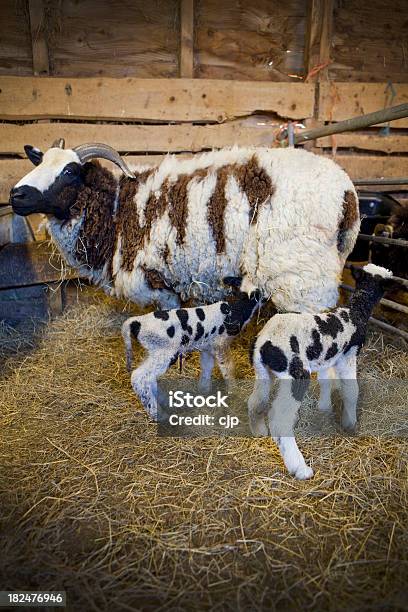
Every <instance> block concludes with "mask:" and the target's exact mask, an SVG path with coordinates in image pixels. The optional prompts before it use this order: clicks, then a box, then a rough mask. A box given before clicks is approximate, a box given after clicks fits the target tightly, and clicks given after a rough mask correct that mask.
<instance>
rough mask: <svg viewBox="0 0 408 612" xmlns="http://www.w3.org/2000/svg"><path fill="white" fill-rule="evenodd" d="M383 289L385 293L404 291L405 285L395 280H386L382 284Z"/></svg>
mask: <svg viewBox="0 0 408 612" xmlns="http://www.w3.org/2000/svg"><path fill="white" fill-rule="evenodd" d="M381 287H382V289H383V290H384V291H387V292H388V291H396V290H397V289H402V288H403V284H402V283H399V282H398V281H396V280H394V279H393V278H384V280H383V281H382V282H381Z"/></svg>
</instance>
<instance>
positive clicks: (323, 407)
mask: <svg viewBox="0 0 408 612" xmlns="http://www.w3.org/2000/svg"><path fill="white" fill-rule="evenodd" d="M319 410H320V412H322V413H323V414H331V413H332V412H333V410H332V405H331V404H326V403H324V404H319Z"/></svg>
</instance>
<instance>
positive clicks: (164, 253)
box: [162, 244, 170, 264]
mask: <svg viewBox="0 0 408 612" xmlns="http://www.w3.org/2000/svg"><path fill="white" fill-rule="evenodd" d="M162 257H163V261H164V263H165V264H168V263H169V261H170V248H169V245H168V244H166V245H165V246H164V249H163V251H162Z"/></svg>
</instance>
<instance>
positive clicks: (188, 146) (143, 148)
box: [0, 115, 279, 154]
mask: <svg viewBox="0 0 408 612" xmlns="http://www.w3.org/2000/svg"><path fill="white" fill-rule="evenodd" d="M278 128H279V123H277V122H276V121H275V122H274V121H273V120H272V119H271V118H270V117H267V116H260V115H253V116H251V117H248V118H247V119H237V120H235V121H227V122H226V123H221V124H208V125H191V124H189V123H186V124H179V125H131V124H130V125H113V124H102V125H101V124H95V123H48V122H47V123H29V124H26V125H16V124H14V123H3V124H2V125H0V153H8V154H24V145H25V144H33V145H35V146H36V147H38V148H40V149H41V150H42V151H46V150H47V149H48V148H49V147H50V146H51V144H52V143H53V142H54V141H55V140H56V139H57V138H60V137H62V136H63V137H64V138H65V142H66V146H67V147H74V146H76V145H79V144H82V143H84V142H106V143H107V144H110V145H111V146H112V147H114V148H115V149H116V150H117V151H119V152H120V153H125V152H129V153H140V152H143V153H144V152H146V153H149V152H157V151H160V152H164V153H167V152H179V151H201V150H204V149H212V148H221V147H226V146H232V145H234V144H237V145H240V146H251V145H252V146H266V147H267V146H271V145H272V143H273V138H274V132H275V130H277V129H278Z"/></svg>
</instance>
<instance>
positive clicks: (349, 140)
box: [315, 132, 408, 153]
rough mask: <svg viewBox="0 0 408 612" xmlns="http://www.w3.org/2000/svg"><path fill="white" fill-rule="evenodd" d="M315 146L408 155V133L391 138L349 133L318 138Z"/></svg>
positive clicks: (391, 136)
mask: <svg viewBox="0 0 408 612" xmlns="http://www.w3.org/2000/svg"><path fill="white" fill-rule="evenodd" d="M315 146H316V147H319V148H325V147H337V148H339V149H341V148H343V149H344V148H347V149H350V148H354V149H361V150H366V151H382V152H384V153H408V133H405V134H404V133H402V134H401V133H397V134H393V133H392V132H391V134H390V135H389V136H380V135H379V134H378V133H377V134H362V133H359V132H348V133H345V134H334V135H333V136H325V137H324V138H318V139H317V140H316V144H315Z"/></svg>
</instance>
